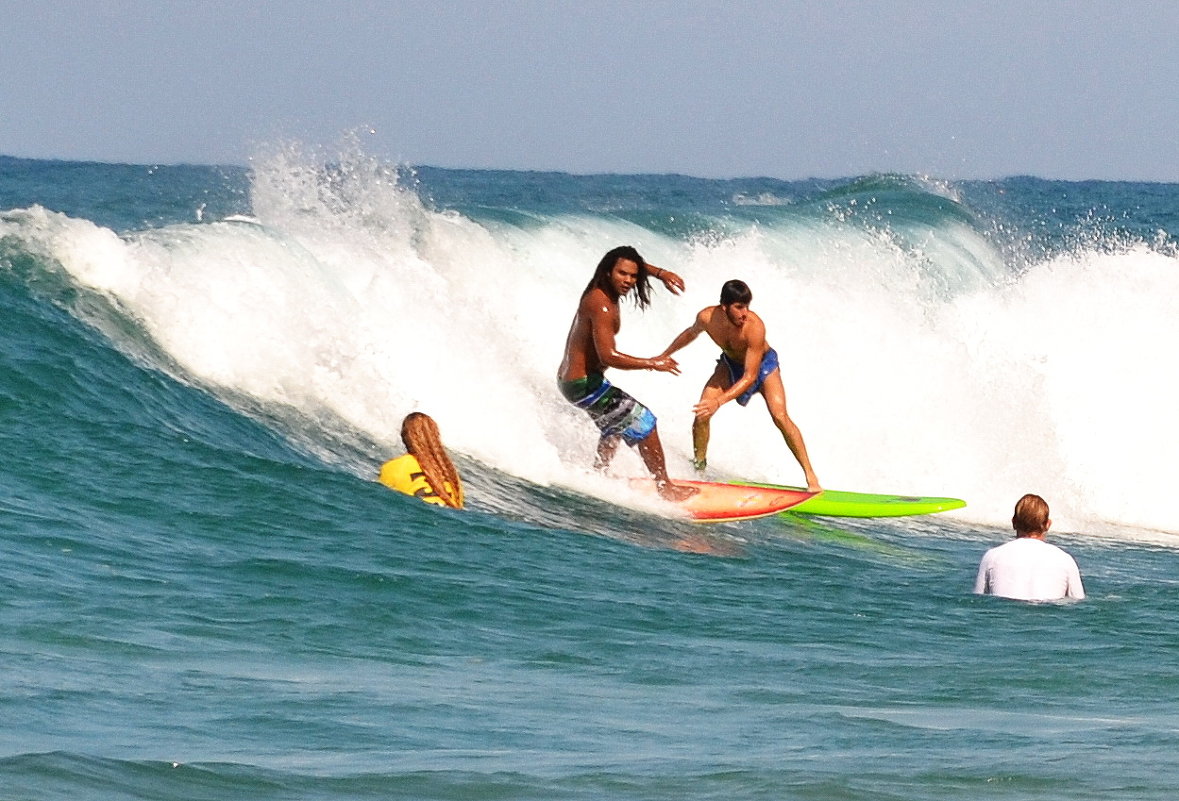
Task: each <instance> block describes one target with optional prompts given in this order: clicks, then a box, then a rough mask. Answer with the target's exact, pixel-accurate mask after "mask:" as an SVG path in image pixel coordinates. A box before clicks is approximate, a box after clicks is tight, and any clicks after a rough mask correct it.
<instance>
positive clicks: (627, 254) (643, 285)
mask: <svg viewBox="0 0 1179 801" xmlns="http://www.w3.org/2000/svg"><path fill="white" fill-rule="evenodd" d="M619 259H626V260H628V261H633V262H634V263H635V264H637V265H639V276H638V280H637V281H635V294H634V301H635V305H636V306H638V307H639V308H640V309H645V308H647V306H648V304H650V303H651V284H650V271H649V270H648V269H647V262H645V261H643V257H642V256H640V255H639V252H638V251H637V250H635V249H634V248H632V247H631V246H630V245H622V246H620V247H616V248H614V249H613V250H611V251H609V252H608V253H607V254H606V255H605V256H603V257H602V260H601V261H600V262H598V266H597V268H595V269H594V277H593V278H591V279H590V282H589V283H588V284H586V287H585V292H582V293H581V296H582V297H585V294H586V292H589V291H590V290H591V289H594V288H595V287H597V288H598V289H600V290H602V291H603V292H605V293H606V294H607V295H613V294H614V287H613V286H611V285H610V272H611V271H612V270H613V269H614V265H615V264H617V263H618V260H619Z"/></svg>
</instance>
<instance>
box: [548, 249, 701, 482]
mask: <svg viewBox="0 0 1179 801" xmlns="http://www.w3.org/2000/svg"><path fill="white" fill-rule="evenodd" d="M652 277H653V278H655V279H657V280H659V281H661V282H663V285H664V286H665V287H667V289H668V291H670V292H671V293H672V294H676V295H678V294H679V293H680V292H682V291H683V289H684V281H683V279H682V278H680V277H679V276H678V275H676V274H675V273H673V272H672V271H671V270H663V269H660V268H659V267H655V266H653V265H651V264H647V262H645V261H644V260H643V257H642V256H640V255H639V252H638V251H637V250H635V249H634V248H633V247H630V246H629V245H627V246H623V247H617V248H614V249H613V250H611V251H610V252H609V253H607V254H606V255H605V256H603V257H602V260H601V261H600V262H598V266H597V269H595V270H594V275H593V278H591V279H590V282H589V284H588V285H587V286H586V288H585V291H584V292H582V294H581V301H580V303H578V306H577V313H576V314H575V315H574V317H573V324H572V326H570V328H569V336H568V338H567V339H566V340H565V357H564V358H563V359H562V360H561V367H560V369H559V370H558V371H557V383H558V386H559V387H560V390H561V394H562V395H564V396H565V399H566V400H568V401H569V402H570V403H572V404H573V405H574V406H576V407H578V408H579V409H584V410H585V412H586V413H587V414H588V415H589V416H590V418H591V419H592V420H593V421H594V423H595V424H596V425H597V426H598V430H599V431H601V434H602V436H601V439H599V440H598V453H597V458H596V459H595V461H594V467H595V468H596V469H599V470H602V469H605V467H606V465H608V464H609V463H610V460H611V459H612V458H613V457H614V453H615V451H616V450H617V449H618V441H619V440H622V441H623V442H625V443H626V444H627V445H629V446H631V447H637V448H638V451H639V455H640V456H641V457H642V459H643V464H645V465H646V466H647V470H648V471H650V473H651V476H652V477H653V478H654V479H655V486H656V488H657V489H658V490H659V494H660V495H661V496H662V497H663V498H665V499H666V500H670V501H682V500H684V499H685V498H687V497H690V496H691V495H692V494H693V493H694V492H695V489H694V488H692V487H685V486H679V485H676V484H673V483H672V482H671V479H670V478H669V477H668V475H667V462H666V460H665V458H664V455H663V444H662V443H661V442H660V441H659V431H658V430H657V428H656V421H655V415H654V414H652V413H651V410H650V409H648V408H647V407H646V406H644V405H643V404H641V403H639V402H638V401H637V400H635V399H634V398H632V397H631V396H630V395H628V394H627V393H625V392H623V391H622V390H621V389H619V388H618V387H616V386H614V385H613V384H611V383H610V382H609V381H607V380H606V377H605V372H606V368H608V367H614V368H617V369H619V370H657V371H659V372H663V373H671V374H672V375H679V372H680V370H679V365H678V364H676V361H675V359H673V358H671V357H670V356H656V357H654V358H651V359H643V358H640V357H638V356H630V355H628V354H626V353H623V352H622V351H620V350H618V346H617V344H616V342H615V337H616V336H617V335H618V331H619V329H620V328H621V327H622V314H621V311H620V309H619V301H620V300H621V299H622V298H623V297H624V296H626V295H627V294H628V293H630V292H631V290H634V292H635V295H634V300H635V304H636V305H637V306H638V307H639V308H640V309H646V308H647V305H648V304H649V303H650V302H651V300H650V285H649V280H650V278H652Z"/></svg>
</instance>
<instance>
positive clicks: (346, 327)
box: [24, 151, 1179, 532]
mask: <svg viewBox="0 0 1179 801" xmlns="http://www.w3.org/2000/svg"><path fill="white" fill-rule="evenodd" d="M313 165H314V160H312V159H308V158H306V157H304V156H302V155H301V154H299V153H298V152H295V151H286V152H278V153H276V154H275V155H273V156H270V157H268V158H267V159H266V160H262V161H259V162H258V163H256V164H255V179H254V215H255V216H256V218H257V220H258V222H257V224H254V223H250V222H247V221H233V222H221V223H214V224H205V225H198V226H175V227H169V228H164V229H159V230H155V231H150V232H145V233H142V234H139V235H135V236H130V237H126V238H124V239H119V238H118V237H115V236H114V235H113V234H112V233H111V232H110V231H107V230H105V229H101V228H98V227H96V226H94V225H92V224H90V223H88V222H86V221H79V220H67V219H65V218H62V217H60V215H53V214H51V213H47V212H43V213H42V214H43V217H42V219H41V220H40V222H38V223H36V224H34V223H33V222H29V221H26V222H25V224H24V234H26V235H27V234H28V232H29V230H31V229H32V228H37V229H38V230H40V231H41V236H42V237H43V238H44V239H45V241H46V242H47V243H48V245H47V247H49V249H50V250H51V251H52V252H53V255H54V258H56V259H57V260H58V261H59V262H60V263H61V264H62V265H63V266H64V267H65V269H67V270H68V271H69V272H70V273H71V274H72V275H73V277H74V279H75V280H76V281H77V282H79V283H80V284H83V285H85V286H89V287H92V288H94V289H96V290H99V291H101V292H103V293H106V294H107V295H109V296H110V297H112V298H113V299H114V300H115V301H116V302H117V303H118V304H119V306H120V307H121V308H123V309H125V310H127V312H128V313H129V314H130V315H131V316H133V317H134V318H135V319H136V320H137V321H139V323H140V324H141V325H142V327H143V328H144V329H145V330H146V332H147V333H148V334H149V335H150V336H151V337H152V338H153V339H154V340H155V342H157V343H158V345H159V347H160V348H161V349H162V350H164V351H165V352H166V353H167V354H168V355H169V357H170V358H171V359H173V360H175V362H176V363H177V364H179V365H180V366H181V367H182V368H183V369H184V370H185V371H187V372H188V373H189V374H190V375H192V376H193V377H194V378H195V379H197V380H198V381H200V382H201V383H203V384H205V385H207V386H211V387H214V388H215V389H218V390H224V391H225V395H226V397H233V396H246V397H249V398H252V399H254V400H255V401H256V402H258V403H261V404H268V405H272V406H275V407H283V408H290V409H294V410H297V411H298V412H299V413H300V414H303V415H307V416H309V417H311V418H312V419H319V420H323V421H325V425H326V424H327V423H326V421H329V420H333V419H334V420H336V421H342V422H343V423H344V424H345V425H346V426H350V427H352V428H354V429H355V430H357V431H360V432H363V433H364V434H365V435H366V436H367V437H370V438H372V439H375V440H377V441H378V442H382V443H385V444H387V446H388V450H389V452H390V454H394V453H396V452H399V450H400V445H399V443H398V429H399V426H400V422H401V419H402V417H403V416H404V415H405V414H406V413H407V412H409V411H412V410H415V409H417V410H423V411H427V412H429V413H430V414H431V415H433V416H434V417H435V418H436V419H437V420H438V421H439V423H440V426H441V428H442V431H443V434H444V438H445V440H446V442H447V444H448V445H449V446H450V447H452V448H454V449H455V450H457V451H460V452H462V453H464V454H466V455H467V456H468V457H470V458H473V459H475V460H478V461H479V462H481V463H483V464H485V465H487V466H489V467H490V468H493V469H495V470H498V471H502V472H506V473H510V474H513V475H517V476H520V477H522V478H524V479H526V480H528V481H530V482H534V483H538V484H560V485H565V486H572V487H575V488H579V489H582V490H583V491H586V492H591V493H594V494H598V495H602V494H609V493H610V492H611V490H610V489H608V487H609V486H610V484H609V483H608V482H602V481H601V480H600V479H597V478H594V477H591V476H589V475H587V471H586V466H587V465H588V463H589V462H590V461H591V458H592V454H593V450H594V447H595V443H596V436H595V433H596V432H595V429H594V428H593V426H592V424H591V423H590V421H589V420H588V419H587V418H586V417H585V416H584V414H582V413H581V412H579V411H577V410H575V409H573V408H572V407H570V406H568V405H567V404H566V403H565V402H564V401H563V400H562V399H561V398H560V396H559V394H558V393H557V390H556V386H555V373H556V369H557V365H558V363H559V361H560V359H561V352H562V346H563V343H564V339H565V335H566V332H567V330H568V327H569V323H570V319H571V316H572V313H573V311H574V308H575V306H576V303H577V299H578V297H579V295H580V293H581V291H582V289H583V287H584V286H585V283H586V281H587V280H588V279H589V277H590V274H591V272H592V270H593V267H594V265H595V263H596V262H597V260H598V258H600V256H601V254H602V253H603V252H605V251H606V250H607V249H609V248H611V247H613V246H615V245H617V244H623V243H628V244H633V245H635V246H636V247H638V248H639V249H640V251H641V252H643V253H644V255H645V256H646V258H647V259H648V260H650V261H651V262H652V263H654V264H657V265H660V266H663V267H667V268H670V269H674V270H676V271H677V272H679V273H680V274H681V275H682V276H683V277H684V279H685V280H686V282H687V285H688V289H687V291H686V292H685V293H684V295H683V296H681V297H678V298H677V297H672V296H670V295H669V294H668V293H666V292H665V291H664V290H663V289H662V288H657V289H656V290H655V293H654V301H653V304H652V306H651V308H650V309H649V310H648V311H647V312H646V313H645V314H641V313H639V312H638V311H637V310H636V309H634V308H633V307H632V306H630V305H629V304H628V305H626V306H624V309H623V320H624V324H623V328H622V333H621V335H620V337H619V343H620V346H621V348H622V349H623V350H624V351H626V352H629V353H632V354H635V355H640V356H649V355H653V354H655V353H657V352H658V351H660V350H662V348H663V347H664V346H665V345H666V344H667V343H668V342H669V341H670V340H671V339H672V337H674V336H675V334H676V333H678V332H679V331H680V330H682V329H683V328H684V327H685V326H686V325H688V324H689V323H690V321H691V319H692V317H693V315H694V313H695V312H696V311H697V310H698V309H700V308H701V307H703V306H705V305H708V304H711V303H714V302H715V301H716V295H717V292H718V291H719V287H720V285H721V283H722V282H723V281H724V280H726V279H728V278H735V277H739V278H742V279H744V280H745V281H747V282H748V283H749V284H750V286H751V287H752V288H753V290H754V296H755V297H754V303H753V307H754V309H755V310H756V311H757V312H758V313H759V314H761V316H762V317H763V318H764V319H765V320H766V323H767V327H768V332H769V340H770V343H771V344H772V345H774V346H775V347H776V348H777V349H778V350H779V352H780V354H781V359H782V364H783V369H784V378H785V383H786V389H787V398H788V401H789V408H790V411H791V413H792V416H793V417H794V418H795V420H796V422H798V424H799V425H800V426H801V428H802V431H803V433H804V434H805V437H806V441H807V445H808V448H809V450H810V454H811V457H812V461H813V463H814V465H815V468H816V470H817V472H818V474H819V476H820V478H821V479H822V480H823V482H824V484H825V485H827V486H829V487H832V488H838V489H851V490H859V491H865V492H901V493H913V494H938V495H950V496H956V497H961V498H965V499H967V500H968V502H969V504H970V505H969V507H968V508H967V509H966V510H963V511H961V512H957V513H954V515H955V516H957V517H959V518H960V519H964V520H971V521H979V522H985V523H988V524H995V523H1000V524H1001V523H1002V521H1004V520H1006V519H1008V518H1009V516H1010V513H1011V507H1012V505H1013V503H1014V501H1015V500H1016V499H1017V498H1018V497H1019V495H1021V494H1022V493H1024V492H1037V493H1039V494H1041V495H1043V496H1044V497H1046V498H1048V499H1049V502H1050V503H1051V504H1052V506H1053V510H1054V518H1055V520H1056V527H1057V529H1058V530H1062V531H1068V530H1082V529H1095V528H1097V529H1100V528H1101V527H1102V526H1103V525H1105V524H1106V523H1109V524H1116V525H1118V526H1132V527H1136V528H1138V529H1141V530H1143V531H1144V532H1145V531H1146V530H1159V531H1170V532H1179V512H1177V511H1175V506H1174V504H1173V502H1172V500H1171V498H1170V494H1169V492H1168V491H1167V490H1168V485H1169V481H1170V477H1171V473H1172V472H1173V471H1172V470H1171V463H1172V459H1173V456H1172V454H1174V453H1175V452H1176V450H1177V449H1179V415H1176V414H1175V411H1174V410H1175V409H1176V408H1179V379H1177V378H1176V376H1175V371H1174V370H1173V368H1172V366H1171V363H1170V362H1171V361H1172V357H1171V354H1170V352H1171V350H1172V349H1173V348H1174V346H1175V344H1176V343H1179V269H1177V267H1179V265H1177V263H1176V259H1175V258H1173V257H1170V256H1166V255H1160V253H1158V252H1157V251H1153V250H1150V249H1147V248H1145V247H1143V248H1135V249H1123V250H1119V251H1115V252H1106V251H1103V250H1098V249H1093V250H1083V251H1080V252H1076V253H1073V254H1071V255H1069V256H1067V257H1060V258H1056V259H1055V260H1052V261H1048V262H1045V263H1041V264H1037V265H1033V266H1031V267H1030V268H1028V269H1026V270H1025V271H1024V272H1023V273H1022V274H1020V275H1019V276H1018V277H1017V278H1015V279H1012V280H1000V277H1001V276H1005V275H1007V274H1008V273H1009V272H1010V271H1009V270H1008V269H1007V268H1006V266H1004V265H1002V264H1001V263H1000V257H999V255H998V254H997V253H994V252H992V251H991V250H990V249H989V246H988V245H987V244H986V242H985V240H984V239H983V238H982V237H980V236H979V235H978V234H977V233H976V232H974V231H972V230H970V229H969V228H968V227H967V226H964V225H963V226H954V227H947V228H945V229H943V230H940V231H938V232H937V236H935V237H932V238H929V239H928V240H927V241H926V242H924V244H923V245H922V246H918V247H914V246H913V243H912V242H911V241H910V242H907V243H900V242H897V241H894V240H893V239H891V238H890V237H888V236H887V235H882V234H880V233H879V232H878V231H877V232H875V233H873V232H872V231H871V230H869V229H866V228H856V227H849V226H843V225H840V224H839V222H838V220H834V221H830V222H825V223H823V222H815V221H812V222H811V223H808V224H802V223H797V222H796V223H791V224H790V225H785V224H783V225H782V226H779V227H769V228H766V227H756V226H755V227H752V228H750V229H749V230H748V231H747V232H745V233H743V234H740V235H737V236H732V237H723V238H713V239H708V240H705V239H695V240H691V241H683V240H677V239H671V238H668V237H665V236H661V235H658V234H655V233H652V232H651V231H648V230H645V229H642V228H640V227H638V226H635V225H633V224H631V223H628V222H625V221H622V220H619V219H615V218H610V217H593V216H589V215H587V216H562V217H559V218H552V219H548V220H545V219H543V218H537V219H536V220H535V221H534V223H533V224H532V225H531V226H530V227H528V228H521V227H515V226H512V225H508V224H505V223H497V222H487V223H479V222H477V221H474V220H471V219H468V218H466V217H463V216H461V215H458V214H456V213H451V212H447V213H439V212H436V211H432V210H430V209H429V208H427V207H426V206H425V205H424V204H423V203H422V202H421V201H420V200H419V198H418V197H417V195H416V194H415V193H414V191H412V189H411V188H407V187H406V186H404V185H403V183H402V182H401V181H400V180H399V179H398V176H397V175H396V174H395V173H393V172H391V171H388V170H386V169H384V168H381V167H380V166H378V165H376V164H374V163H370V162H368V161H366V160H364V159H363V158H353V159H351V160H349V161H346V162H344V163H342V164H341V166H339V167H337V168H335V169H333V170H331V171H327V170H324V169H322V168H320V167H318V166H313ZM716 350H717V349H716V348H715V347H714V346H713V345H712V344H711V343H710V342H705V341H698V342H697V343H695V344H693V345H692V346H690V347H689V348H688V349H686V350H684V351H682V352H681V353H680V354H679V355H678V358H679V360H680V364H681V368H682V370H683V375H681V376H679V377H673V376H670V375H667V374H660V373H646V372H634V373H623V372H616V373H615V375H614V376H613V378H614V380H615V381H616V382H617V383H619V384H620V385H621V386H623V387H625V388H626V389H627V390H628V391H630V392H631V393H632V394H634V395H635V396H637V397H639V398H640V399H642V400H643V401H644V402H645V403H647V404H648V405H649V406H651V407H652V408H653V409H654V410H655V411H656V413H657V414H658V415H659V420H660V423H659V430H660V433H661V435H662V438H663V441H664V444H665V446H666V450H667V452H668V454H669V464H670V466H671V470H672V473H673V475H679V476H683V477H688V476H689V474H690V471H689V468H688V461H689V458H690V455H691V441H690V428H691V422H692V413H691V408H692V405H693V403H694V402H695V400H696V398H697V396H698V394H699V390H700V387H701V385H702V384H703V383H704V381H705V380H706V378H707V377H708V375H709V374H710V373H711V371H712V369H713V364H714V361H715V358H716ZM325 453H326V454H327V455H328V456H329V457H330V448H325ZM709 460H710V464H711V465H712V466H713V467H714V468H715V469H716V470H717V471H718V472H719V473H720V474H722V475H729V476H733V477H737V476H740V477H745V478H749V479H755V480H771V481H777V482H782V483H798V482H799V481H801V479H802V475H801V471H800V470H799V469H798V467H797V465H796V463H795V462H794V461H793V459H792V457H791V456H790V454H789V452H788V451H787V449H786V447H785V444H784V443H783V442H782V440H781V437H780V436H779V435H778V434H777V431H776V429H774V427H773V425H772V423H771V421H770V419H769V416H768V415H767V414H766V412H765V409H764V405H763V403H762V401H761V400H760V399H755V400H753V402H752V403H751V404H750V406H749V407H748V408H746V409H741V408H739V407H737V406H736V405H735V404H732V405H730V406H727V407H725V408H724V409H722V410H721V412H720V413H719V414H718V415H717V416H716V418H715V419H714V424H713V436H712V447H711V450H710V454H709ZM616 472H618V473H620V474H641V473H642V467H641V463H640V462H639V460H638V458H637V456H636V455H635V454H633V453H629V452H625V451H623V452H622V453H621V454H620V456H619V459H618V465H617V467H616Z"/></svg>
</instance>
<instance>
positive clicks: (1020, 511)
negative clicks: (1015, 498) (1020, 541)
mask: <svg viewBox="0 0 1179 801" xmlns="http://www.w3.org/2000/svg"><path fill="white" fill-rule="evenodd" d="M1011 527H1012V528H1014V529H1015V534H1016V536H1020V537H1023V536H1026V535H1028V534H1042V533H1043V532H1045V531H1047V530H1048V502H1047V501H1045V500H1044V499H1043V498H1041V497H1040V496H1039V495H1032V494H1031V493H1028V494H1027V495H1025V496H1023V497H1022V498H1020V499H1019V503H1017V504H1015V515H1014V516H1013V517H1012V518H1011Z"/></svg>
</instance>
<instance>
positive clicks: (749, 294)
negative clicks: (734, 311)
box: [720, 278, 753, 306]
mask: <svg viewBox="0 0 1179 801" xmlns="http://www.w3.org/2000/svg"><path fill="white" fill-rule="evenodd" d="M752 300H753V290H751V289H750V288H749V285H748V284H746V283H745V282H744V281H741V280H740V279H737V278H734V279H733V280H731V281H725V284H724V286H722V287H721V294H720V302H721V305H722V306H732V305H733V304H734V303H744V304H745V305H746V306H748V305H749V303H750V301H752Z"/></svg>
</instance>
